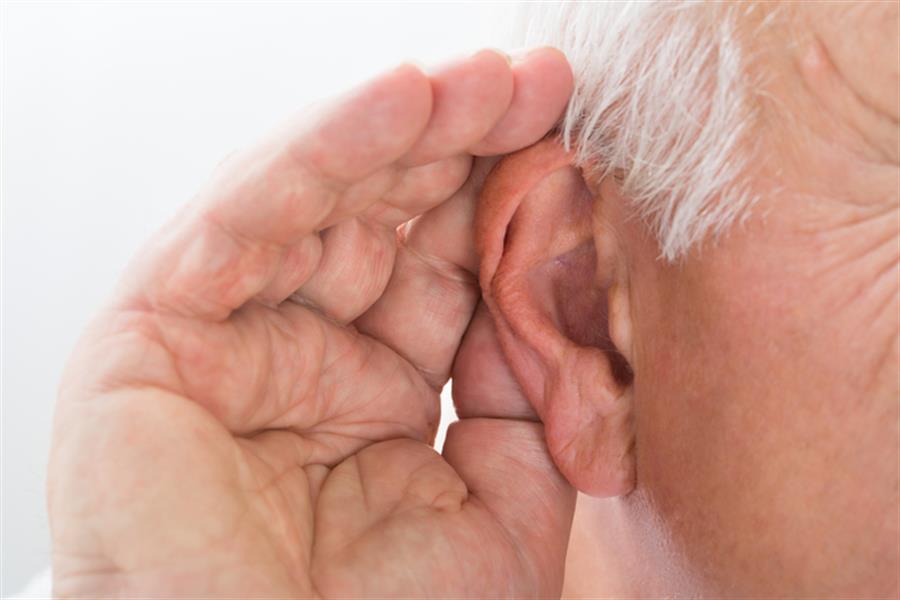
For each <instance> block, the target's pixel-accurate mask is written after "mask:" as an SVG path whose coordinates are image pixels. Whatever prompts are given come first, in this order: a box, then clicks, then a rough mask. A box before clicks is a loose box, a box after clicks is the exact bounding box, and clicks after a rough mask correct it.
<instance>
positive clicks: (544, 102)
mask: <svg viewBox="0 0 900 600" xmlns="http://www.w3.org/2000/svg"><path fill="white" fill-rule="evenodd" d="M513 78H514V81H515V87H514V92H513V97H512V102H511V103H510V106H509V108H508V109H507V110H506V113H505V114H504V115H503V118H502V119H500V121H499V122H498V123H497V124H496V125H494V127H493V129H491V131H490V132H489V133H488V134H487V135H486V136H484V138H483V139H482V140H480V141H479V142H478V143H477V144H475V145H474V146H472V147H471V148H470V149H469V152H471V153H472V154H475V155H477V156H487V155H494V154H506V153H509V152H512V151H514V150H516V149H518V148H524V147H526V146H528V145H530V144H533V143H534V142H536V141H537V140H539V139H540V138H541V137H543V136H544V135H545V134H546V133H547V131H548V130H549V129H550V128H551V127H553V125H555V124H556V122H557V121H558V120H559V118H560V117H561V116H562V113H563V111H564V110H565V107H566V103H567V102H568V101H569V97H570V96H571V94H572V90H573V87H574V77H573V75H572V70H571V68H570V67H569V63H568V61H566V58H565V56H564V55H563V53H562V52H560V51H559V50H556V49H555V48H538V49H536V50H532V51H531V52H529V53H527V54H525V55H524V56H523V57H522V58H520V59H517V60H514V62H513Z"/></svg>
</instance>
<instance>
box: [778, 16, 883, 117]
mask: <svg viewBox="0 0 900 600" xmlns="http://www.w3.org/2000/svg"><path fill="white" fill-rule="evenodd" d="M791 10H792V11H793V12H794V13H795V21H796V23H797V25H799V26H800V27H805V28H806V29H807V30H808V35H811V36H815V37H816V38H818V40H819V41H820V42H821V43H822V45H823V46H824V47H825V48H826V50H827V52H828V54H829V56H830V58H831V60H832V62H833V63H834V66H835V68H836V69H837V71H838V72H839V73H840V75H841V76H842V77H843V78H844V79H845V80H846V81H847V84H848V85H849V86H850V87H851V88H852V89H853V90H854V92H855V93H856V94H858V95H859V97H860V99H861V100H862V101H863V102H865V103H866V104H867V105H869V106H870V107H871V108H872V109H873V110H876V111H878V112H880V113H882V114H884V115H886V116H889V117H891V118H892V119H894V120H897V119H900V60H898V57H900V3H897V2H859V3H857V2H835V3H825V2H812V3H796V4H792V5H791Z"/></svg>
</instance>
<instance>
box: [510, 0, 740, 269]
mask: <svg viewBox="0 0 900 600" xmlns="http://www.w3.org/2000/svg"><path fill="white" fill-rule="evenodd" d="M749 10H751V8H750V5H746V4H745V5H722V4H720V5H710V4H698V3H693V2H671V1H670V2H633V1H632V2H609V3H567V4H557V3H553V4H528V5H525V6H523V7H522V8H521V11H522V12H521V13H520V19H521V20H520V21H519V27H518V30H519V31H518V35H517V37H518V38H519V40H518V41H519V42H521V43H522V44H523V45H524V46H527V47H533V46H538V45H551V46H554V47H556V48H559V49H560V50H562V51H563V52H565V54H566V56H567V57H568V59H569V62H570V63H571V65H572V68H573V70H574V73H575V82H576V86H575V93H574V95H573V97H572V99H571V101H570V102H569V105H568V108H567V111H566V113H565V116H564V118H563V121H562V123H561V125H560V133H561V136H562V139H563V141H564V143H565V144H566V146H567V147H568V148H571V149H573V150H574V152H575V155H576V160H577V161H578V163H579V165H580V166H582V167H590V168H591V169H593V170H594V171H592V174H593V173H596V174H597V175H599V176H601V177H605V176H609V175H611V176H613V177H614V178H615V180H616V181H617V182H618V183H619V185H620V187H621V190H622V193H623V195H624V196H625V197H627V198H628V199H629V201H630V203H631V206H632V209H633V211H634V213H635V214H636V215H637V216H638V217H640V218H641V219H642V220H643V221H644V222H645V223H646V224H647V226H648V227H649V228H650V229H651V231H652V232H653V234H654V235H655V236H656V239H657V241H658V243H659V249H660V254H661V255H662V257H663V258H665V259H667V260H670V261H671V260H675V259H677V258H679V257H681V256H683V255H684V254H685V253H686V252H687V251H688V250H689V249H691V248H692V247H694V246H696V245H697V244H699V243H701V242H702V241H703V240H705V239H707V238H709V237H715V236H717V235H719V234H721V233H722V232H724V231H725V230H726V229H727V228H728V227H729V226H730V225H731V224H732V223H733V222H734V221H735V220H736V219H739V218H740V217H741V216H742V215H743V214H745V212H746V209H747V208H748V207H749V206H750V205H751V204H752V203H753V201H754V196H753V194H752V193H751V192H750V190H749V187H748V186H747V185H746V181H745V180H746V174H747V171H748V167H749V165H750V161H751V160H752V156H753V153H752V151H751V150H752V148H753V144H752V143H750V140H748V135H747V134H748V130H749V125H750V123H751V122H752V121H753V120H754V114H755V112H754V102H753V101H752V92H751V90H752V89H753V88H754V87H755V86H754V85H752V84H753V82H752V81H750V79H749V75H748V69H747V60H748V57H747V56H746V53H745V51H744V49H743V48H742V46H741V44H740V41H739V37H738V31H737V23H738V20H739V17H740V14H741V13H740V11H749Z"/></svg>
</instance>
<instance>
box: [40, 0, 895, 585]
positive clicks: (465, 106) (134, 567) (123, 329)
mask: <svg viewBox="0 0 900 600" xmlns="http://www.w3.org/2000/svg"><path fill="white" fill-rule="evenodd" d="M537 12H538V14H536V15H533V16H532V21H531V26H530V27H529V29H528V31H529V34H528V36H527V38H526V41H527V42H528V43H529V44H530V45H539V44H551V45H553V46H556V47H559V48H561V49H562V50H563V51H564V53H565V57H567V58H568V62H567V60H566V58H565V57H564V56H563V54H562V53H560V52H559V51H557V50H553V49H550V48H540V49H537V50H533V51H531V52H528V53H525V54H523V55H520V56H516V57H514V58H512V59H510V60H507V58H506V57H504V56H503V55H501V54H499V53H496V52H493V51H484V52H480V53H478V54H475V55H474V56H471V57H469V58H467V59H465V60H462V61H459V62H456V63H453V64H451V65H448V66H446V67H443V68H441V69H438V70H436V71H434V72H433V73H431V74H430V75H428V76H426V75H425V74H423V73H422V72H421V71H419V70H418V69H416V68H414V67H410V66H402V67H400V68H398V69H395V70H393V71H390V72H388V73H386V74H385V75H383V76H381V77H379V78H377V79H375V80H374V81H372V82H370V83H369V84H367V85H365V86H363V87H362V88H361V89H359V90H357V91H356V92H354V93H352V94H350V95H349V96H347V97H345V98H343V99H341V100H338V101H336V102H334V103H333V104H332V105H331V106H330V107H328V108H326V109H323V110H322V111H321V112H320V113H319V114H317V115H315V116H312V117H310V116H306V117H304V118H303V119H302V120H300V121H298V122H295V123H292V124H290V125H288V126H286V127H285V128H284V129H283V130H281V131H279V132H278V133H276V134H274V135H273V136H271V137H270V138H269V139H268V140H266V141H264V142H263V143H262V144H260V145H259V146H258V147H256V148H254V149H252V150H249V151H246V152H244V153H241V154H239V155H237V156H234V157H232V158H230V159H229V160H228V161H227V162H226V163H225V164H223V165H222V166H221V168H220V169H219V172H218V173H217V174H216V175H215V176H214V178H213V180H212V181H211V182H210V184H209V185H208V186H207V187H206V188H204V190H202V191H201V192H200V194H199V195H198V196H197V198H195V199H194V200H193V201H192V202H191V203H190V204H189V205H188V207H187V208H186V209H185V210H184V211H183V212H182V214H180V215H179V216H178V217H177V218H176V219H175V220H174V221H173V223H171V225H170V226H169V227H168V228H166V229H165V231H164V232H162V234H161V235H160V236H159V237H157V238H156V239H155V240H153V241H152V242H151V243H150V244H148V246H147V247H146V248H145V249H144V251H143V252H142V253H141V254H140V255H139V256H138V258H137V259H136V260H135V261H134V263H133V264H132V266H131V267H130V269H129V271H128V274H127V276H126V277H125V278H124V280H123V282H122V284H121V286H120V288H119V289H118V291H117V292H116V294H115V296H114V298H113V300H112V301H111V302H110V304H109V306H108V307H106V308H105V309H104V310H103V312H102V313H101V314H100V315H99V316H98V318H97V319H96V320H95V322H94V324H93V325H92V326H91V327H90V328H89V330H88V331H87V332H86V334H85V337H84V339H83V340H82V342H81V343H80V345H79V347H78V349H77V350H76V353H75V355H74V356H73V359H72V361H71V363H70V366H69V368H68V370H67V373H66V376H65V380H64V383H63V386H62V390H61V398H60V403H59V407H58V412H57V418H56V429H55V443H54V449H53V453H52V458H51V467H50V469H51V470H50V513H51V523H52V528H53V538H54V578H55V592H56V593H57V594H58V595H60V596H64V597H78V596H90V597H97V596H105V595H119V596H141V597H190V596H202V597H216V596H231V597H316V596H323V597H423V596H438V597H460V596H474V597H498V596H505V597H535V596H540V597H547V596H554V595H558V594H559V593H560V592H561V591H564V592H565V594H566V595H569V596H579V595H580V596H592V597H598V596H604V597H609V596H629V597H659V596H689V597H693V596H711V597H750V596H752V597H776V596H777V597H799V596H812V597H846V596H853V597H895V596H896V595H897V594H898V592H900V584H898V578H897V577H898V576H897V566H898V560H900V552H898V536H900V522H898V521H900V516H898V493H900V492H898V485H900V483H898V467H900V463H898V460H900V459H898V449H900V448H898V444H900V412H898V410H900V408H898V406H900V405H898V376H900V370H898V369H900V367H898V358H900V357H898V354H900V349H898V339H900V337H898V332H900V323H898V318H900V317H898V313H900V305H898V302H900V273H898V260H900V257H898V255H900V251H898V244H900V225H898V218H900V147H898V144H900V125H898V122H900V107H898V98H900V85H898V83H900V78H898V68H897V63H896V56H897V54H898V51H900V48H898V44H900V33H898V11H897V6H896V5H895V4H870V5H863V6H855V5H854V6H844V5H813V6H809V5H786V6H780V7H776V6H770V5H762V6H757V7H751V6H749V5H699V6H697V5H686V6H681V5H674V4H664V5H653V4H650V5H634V6H632V5H593V4H592V5H570V6H566V7H562V8H561V7H541V8H539V9H538V11H537ZM847 32H854V33H853V34H851V33H847ZM856 32H866V33H865V35H862V34H860V35H856ZM573 75H574V77H573ZM570 96H571V98H570ZM560 116H562V121H561V124H560V125H559V127H555V126H556V124H557V123H558V122H559V118H560ZM548 134H549V135H548ZM499 156H502V157H503V158H502V159H500V160H499V162H498V159H497V157H499ZM473 157H484V158H477V159H475V158H473ZM398 227H399V229H398ZM397 232H399V233H397ZM451 376H452V378H453V381H454V390H453V391H454V401H455V403H456V406H457V411H458V413H459V415H460V417H461V420H460V421H459V423H457V424H455V425H453V426H452V427H451V429H450V431H449V432H448V435H447V441H446V444H445V446H444V449H443V453H442V455H439V454H437V453H436V452H434V451H433V450H432V449H431V448H429V446H428V443H429V442H430V440H431V439H432V436H433V434H434V428H435V424H436V422H437V410H438V394H439V390H440V389H441V387H442V386H443V385H444V384H445V383H446V382H447V380H448V378H449V377H451ZM576 489H577V490H579V491H581V492H585V495H581V496H579V498H580V500H579V507H578V511H577V513H576V512H575V500H576ZM573 515H574V516H573ZM573 518H574V524H573ZM570 532H571V536H570ZM570 538H571V539H570ZM567 548H568V550H569V551H568V555H567ZM564 584H565V589H564V588H563V585H564Z"/></svg>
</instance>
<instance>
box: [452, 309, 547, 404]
mask: <svg viewBox="0 0 900 600" xmlns="http://www.w3.org/2000/svg"><path fill="white" fill-rule="evenodd" d="M452 377H453V404H454V406H455V407H456V414H457V415H458V416H459V418H460V419H468V418H473V417H490V418H498V419H520V420H528V421H539V420H540V419H539V418H538V416H537V413H536V412H535V411H534V408H533V407H532V406H531V403H530V402H528V400H527V399H526V398H525V395H524V394H523V393H522V390H521V388H520V387H519V384H518V382H517V381H516V378H515V376H514V375H513V373H512V370H511V369H510V368H509V365H508V364H507V362H506V358H505V357H504V355H503V351H502V349H501V348H500V343H499V341H498V339H497V332H496V331H495V329H494V322H493V319H492V318H491V315H490V312H488V310H487V307H486V306H485V305H484V303H482V302H480V303H479V304H478V307H477V308H476V310H475V316H473V317H472V322H471V323H470V324H469V327H468V329H467V330H466V333H465V337H464V338H463V341H462V344H461V345H460V348H459V352H457V354H456V358H455V360H454V362H453V372H452Z"/></svg>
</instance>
